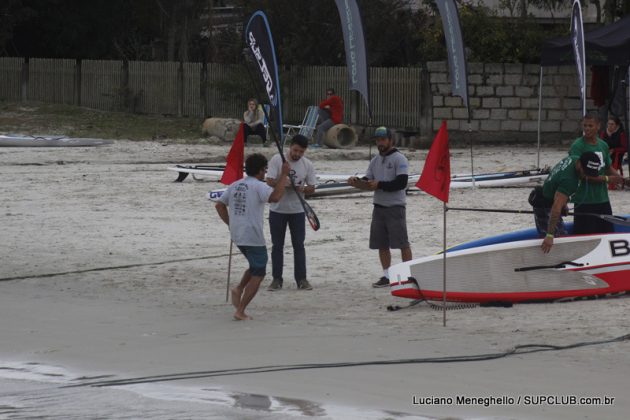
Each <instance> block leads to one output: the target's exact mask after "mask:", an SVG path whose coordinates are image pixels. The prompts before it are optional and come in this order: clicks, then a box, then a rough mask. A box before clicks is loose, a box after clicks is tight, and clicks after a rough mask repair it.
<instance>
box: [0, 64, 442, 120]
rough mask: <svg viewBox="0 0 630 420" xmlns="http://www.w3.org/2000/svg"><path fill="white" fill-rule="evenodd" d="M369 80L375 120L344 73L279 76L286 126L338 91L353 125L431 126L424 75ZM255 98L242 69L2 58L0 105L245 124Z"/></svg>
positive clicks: (316, 70) (403, 71)
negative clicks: (233, 120) (240, 120)
mask: <svg viewBox="0 0 630 420" xmlns="http://www.w3.org/2000/svg"><path fill="white" fill-rule="evenodd" d="M369 77H370V90H371V94H370V95H371V98H370V102H371V103H372V120H370V118H369V115H368V111H367V107H366V105H365V103H364V101H363V98H362V97H360V95H359V94H358V93H357V92H354V91H350V90H349V89H348V82H347V77H346V68H345V67H297V66H293V67H288V68H283V69H281V71H280V82H281V86H282V92H281V96H282V102H283V116H284V121H285V122H293V123H299V122H301V121H302V118H303V116H304V112H305V110H306V108H307V106H309V105H313V104H317V103H319V101H321V100H322V99H323V98H324V97H325V92H326V89H327V88H328V87H333V88H335V90H336V91H337V93H338V94H339V95H340V96H341V97H342V98H343V99H344V103H345V121H346V122H348V123H354V124H360V125H368V124H369V123H372V124H374V125H388V126H391V127H397V128H403V129H408V130H418V131H419V129H420V127H421V126H425V127H427V126H430V123H431V117H430V113H431V109H430V107H427V106H426V104H427V97H428V98H429V101H430V91H429V90H430V89H429V85H428V77H427V76H426V75H425V73H424V72H423V71H422V70H421V69H420V68H371V69H370V74H369ZM259 89H260V88H259ZM255 96H256V95H255V94H254V88H253V86H252V83H251V81H250V79H249V76H248V74H247V71H246V70H245V68H244V66H242V65H227V64H215V63H208V64H207V65H204V64H202V63H176V62H145V61H129V62H124V61H111V60H70V59H40V58H30V59H24V58H15V57H0V100H9V101H16V100H22V101H41V102H46V103H57V104H68V105H79V106H86V107H89V108H94V109H101V110H106V111H126V112H136V113H144V114H162V115H177V116H189V117H198V118H204V117H206V116H216V117H232V118H240V117H241V115H242V113H243V111H244V110H245V108H246V102H247V99H248V98H249V97H255Z"/></svg>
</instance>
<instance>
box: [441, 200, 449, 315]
mask: <svg viewBox="0 0 630 420" xmlns="http://www.w3.org/2000/svg"><path fill="white" fill-rule="evenodd" d="M442 205H443V206H444V207H443V208H444V220H443V223H444V227H443V229H442V230H443V236H442V326H443V327H446V211H447V210H448V207H446V202H442Z"/></svg>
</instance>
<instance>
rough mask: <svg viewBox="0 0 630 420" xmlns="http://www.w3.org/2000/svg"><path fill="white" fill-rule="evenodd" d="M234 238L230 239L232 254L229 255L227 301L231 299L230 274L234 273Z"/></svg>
mask: <svg viewBox="0 0 630 420" xmlns="http://www.w3.org/2000/svg"><path fill="white" fill-rule="evenodd" d="M233 244H234V242H232V239H230V256H229V257H228V275H227V288H226V290H225V302H227V301H228V300H229V297H230V274H231V273H232V245H233Z"/></svg>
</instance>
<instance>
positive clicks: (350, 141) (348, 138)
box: [324, 124, 357, 149]
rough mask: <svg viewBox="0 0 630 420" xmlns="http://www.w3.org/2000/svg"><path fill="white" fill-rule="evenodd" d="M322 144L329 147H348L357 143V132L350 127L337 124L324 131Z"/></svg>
mask: <svg viewBox="0 0 630 420" xmlns="http://www.w3.org/2000/svg"><path fill="white" fill-rule="evenodd" d="M324 144H325V145H326V146H328V147H330V148H331V149H348V148H351V147H354V145H355V144H357V133H355V132H354V130H353V129H352V127H349V126H347V125H345V124H337V125H334V126H332V127H331V128H330V129H329V130H328V131H327V132H326V135H325V136H324Z"/></svg>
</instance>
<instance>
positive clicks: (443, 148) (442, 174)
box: [416, 121, 451, 203]
mask: <svg viewBox="0 0 630 420" xmlns="http://www.w3.org/2000/svg"><path fill="white" fill-rule="evenodd" d="M416 187H418V188H420V189H421V190H423V191H425V192H427V193H428V194H431V195H432V196H434V197H435V198H437V199H438V200H442V201H443V202H445V203H448V193H449V190H450V187H451V160H450V155H449V150H448V131H447V130H446V121H442V126H441V127H440V130H439V131H438V133H437V135H436V136H435V138H434V139H433V144H432V145H431V149H429V154H428V155H427V160H426V161H425V162H424V169H422V174H421V175H420V179H419V180H418V182H417V183H416Z"/></svg>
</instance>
